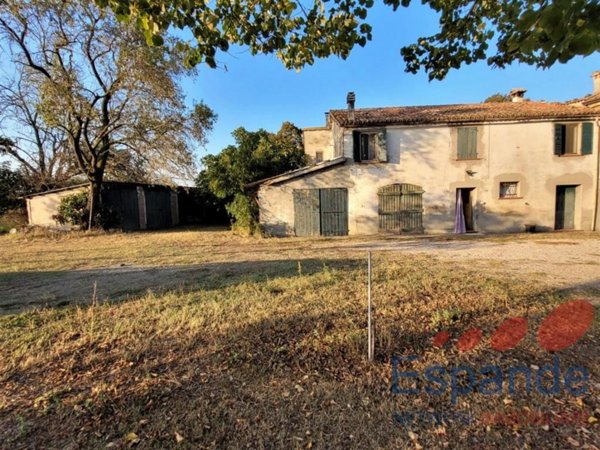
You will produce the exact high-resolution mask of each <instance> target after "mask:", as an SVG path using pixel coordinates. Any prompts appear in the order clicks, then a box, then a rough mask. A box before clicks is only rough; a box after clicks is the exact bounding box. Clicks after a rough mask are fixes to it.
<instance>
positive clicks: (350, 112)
mask: <svg viewBox="0 0 600 450" xmlns="http://www.w3.org/2000/svg"><path fill="white" fill-rule="evenodd" d="M355 101H356V95H354V92H348V95H347V96H346V103H347V104H348V119H349V120H351V121H354V102H355Z"/></svg>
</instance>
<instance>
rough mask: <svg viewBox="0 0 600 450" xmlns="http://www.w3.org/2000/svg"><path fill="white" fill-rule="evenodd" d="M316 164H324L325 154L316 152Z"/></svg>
mask: <svg viewBox="0 0 600 450" xmlns="http://www.w3.org/2000/svg"><path fill="white" fill-rule="evenodd" d="M315 162H316V163H320V162H323V152H315Z"/></svg>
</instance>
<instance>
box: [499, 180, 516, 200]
mask: <svg viewBox="0 0 600 450" xmlns="http://www.w3.org/2000/svg"><path fill="white" fill-rule="evenodd" d="M518 197H519V182H518V181H504V182H502V183H500V198H518Z"/></svg>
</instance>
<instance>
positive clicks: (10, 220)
mask: <svg viewBox="0 0 600 450" xmlns="http://www.w3.org/2000/svg"><path fill="white" fill-rule="evenodd" d="M25 226H27V211H26V210H25V208H13V209H9V210H8V211H6V212H5V213H4V214H2V215H0V234H1V233H8V232H9V231H10V230H11V229H12V228H22V227H25Z"/></svg>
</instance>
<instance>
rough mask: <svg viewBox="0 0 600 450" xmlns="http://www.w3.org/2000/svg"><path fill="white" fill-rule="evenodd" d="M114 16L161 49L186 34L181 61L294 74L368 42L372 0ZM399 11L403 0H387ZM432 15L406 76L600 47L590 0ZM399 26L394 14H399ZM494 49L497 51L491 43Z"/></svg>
mask: <svg viewBox="0 0 600 450" xmlns="http://www.w3.org/2000/svg"><path fill="white" fill-rule="evenodd" d="M96 2H97V3H98V4H99V5H100V6H103V7H110V8H111V9H112V10H113V11H114V12H115V13H116V15H117V17H118V18H119V19H120V20H124V21H131V22H133V23H135V24H136V25H137V26H138V27H139V28H141V29H142V30H143V31H144V33H145V37H146V40H147V41H148V42H149V43H150V44H153V45H162V44H163V35H164V34H165V33H166V32H167V30H170V29H173V28H175V29H181V30H184V29H186V30H189V31H191V33H192V35H193V37H194V38H195V43H190V42H183V41H180V42H179V43H178V46H179V48H180V49H181V50H183V51H185V54H186V63H187V64H188V65H190V66H195V65H197V64H199V63H206V64H208V65H209V66H210V67H215V66H216V65H217V62H216V57H217V53H218V52H219V51H227V50H228V49H229V47H230V45H244V46H247V47H248V48H249V49H250V51H251V52H252V54H257V53H266V54H273V53H274V54H276V55H277V56H278V57H279V58H280V59H281V61H282V62H283V64H284V65H285V67H287V68H295V69H300V68H302V67H303V66H304V65H306V64H313V63H314V61H315V58H324V57H327V56H330V55H335V56H339V57H341V58H346V57H348V55H349V54H350V52H351V50H352V49H353V47H354V46H355V45H357V44H358V45H360V46H364V45H366V43H367V42H368V41H369V40H371V38H372V34H371V31H372V27H371V25H369V23H368V21H367V15H368V11H369V10H370V9H371V8H372V7H373V5H374V1H373V0H335V1H332V2H331V1H322V0H313V2H312V4H310V2H305V3H308V5H307V4H303V3H300V2H294V1H292V0H256V1H253V2H248V1H244V0H216V1H214V2H195V1H184V0H164V1H163V0H96ZM384 3H385V4H386V5H388V6H391V7H392V8H393V10H397V9H398V8H399V7H400V6H403V7H408V6H409V5H410V3H411V1H410V0H384ZM422 3H423V4H425V5H427V6H429V7H430V8H431V9H433V10H434V11H436V12H437V13H438V15H439V23H440V31H439V32H438V33H436V34H434V35H433V36H426V37H421V38H419V39H418V40H417V42H416V43H414V44H412V45H408V46H406V47H403V48H402V49H401V54H402V57H403V58H404V61H405V63H406V71H407V72H412V73H416V72H418V71H419V70H422V69H423V70H425V71H426V72H427V73H428V74H429V78H430V79H442V78H444V77H445V76H446V75H447V73H448V71H449V70H450V69H452V68H459V67H460V66H461V65H463V64H471V63H474V62H476V61H481V60H486V61H487V63H488V64H490V65H494V66H498V67H505V66H506V65H508V64H510V63H512V62H515V61H516V62H524V63H527V64H533V65H537V66H539V67H550V66H552V65H553V64H555V63H556V62H560V63H565V62H567V61H569V60H570V59H572V58H573V57H575V56H586V55H590V54H592V53H594V52H597V51H598V50H599V49H600V6H599V5H598V1H597V0H593V1H585V0H554V1H549V0H512V1H510V0H486V1H476V0H422ZM398 20H399V22H400V20H401V16H399V17H398ZM492 46H495V47H496V48H495V51H494V50H492V49H491V48H490V47H492Z"/></svg>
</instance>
